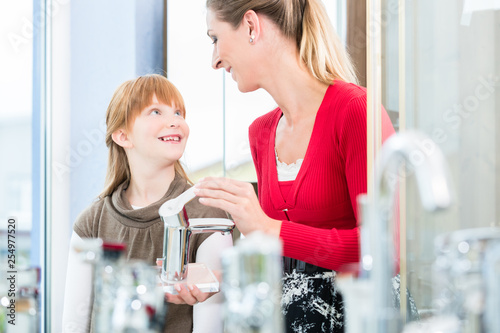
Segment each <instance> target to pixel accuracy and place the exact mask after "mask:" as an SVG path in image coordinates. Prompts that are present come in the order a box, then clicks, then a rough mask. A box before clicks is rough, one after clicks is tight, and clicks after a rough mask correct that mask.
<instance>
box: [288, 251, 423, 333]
mask: <svg viewBox="0 0 500 333" xmlns="http://www.w3.org/2000/svg"><path fill="white" fill-rule="evenodd" d="M285 259H287V258H285ZM297 262H298V261H297ZM301 263H302V265H301ZM304 264H305V263H304V262H299V264H298V265H297V264H295V265H293V266H294V267H293V268H288V269H287V268H286V266H287V265H285V270H284V274H283V294H282V298H281V311H282V313H283V315H284V317H285V326H286V332H287V333H292V332H293V333H343V332H344V305H343V301H342V295H341V294H340V291H339V290H338V288H337V287H336V285H335V276H336V273H335V271H331V270H326V269H323V268H320V267H317V266H314V265H310V264H305V265H304ZM297 266H298V269H297ZM301 266H302V267H301ZM399 285H400V279H399V275H397V276H396V277H394V278H393V279H392V286H393V290H392V298H393V304H394V306H395V307H397V308H399ZM407 297H408V301H407V304H408V310H409V311H408V312H409V314H410V315H409V319H410V320H417V319H418V311H417V307H416V305H415V302H414V300H413V298H412V297H411V295H410V293H409V292H408V291H407Z"/></svg>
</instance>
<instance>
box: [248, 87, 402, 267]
mask: <svg viewBox="0 0 500 333" xmlns="http://www.w3.org/2000/svg"><path fill="white" fill-rule="evenodd" d="M366 107H367V101H366V89H364V88H362V87H359V86H357V85H354V84H350V83H345V82H342V81H334V84H333V85H331V86H329V87H328V89H327V91H326V94H325V97H324V98H323V101H322V103H321V106H320V107H319V110H318V113H317V115H316V120H315V123H314V128H313V132H312V135H311V139H310V141H309V146H308V148H307V151H306V155H305V157H304V161H303V162H302V166H301V168H300V171H299V173H298V175H297V178H296V179H295V180H294V181H292V182H281V185H282V186H281V187H280V182H278V175H277V169H276V158H275V150H274V149H275V138H276V127H277V124H278V121H279V119H280V118H281V116H282V115H283V113H282V112H281V110H280V108H279V107H278V108H276V109H275V110H273V111H271V112H269V113H267V114H265V115H264V116H261V117H259V118H257V119H256V120H255V121H254V122H253V123H252V125H251V126H250V129H249V137H250V147H251V151H252V157H253V160H254V164H255V167H256V170H257V178H258V192H259V201H260V204H261V206H262V208H263V210H264V212H265V213H266V214H267V215H268V216H270V217H271V218H274V219H278V220H282V221H283V223H282V226H281V231H280V237H281V239H282V240H283V255H284V256H287V257H291V258H295V259H299V260H303V261H306V262H308V263H311V264H314V265H317V266H321V267H324V268H328V269H333V270H340V268H341V267H342V266H343V265H344V264H347V263H352V262H357V261H358V260H359V228H358V223H357V208H356V207H357V205H356V197H357V196H358V194H360V193H366V177H367V170H366V159H367V152H366V136H367V134H366ZM393 133H394V128H393V127H392V124H391V121H390V119H389V117H388V115H387V113H386V112H385V110H383V112H382V136H383V139H384V140H385V138H387V137H388V136H390V135H391V134H393ZM282 193H283V194H282Z"/></svg>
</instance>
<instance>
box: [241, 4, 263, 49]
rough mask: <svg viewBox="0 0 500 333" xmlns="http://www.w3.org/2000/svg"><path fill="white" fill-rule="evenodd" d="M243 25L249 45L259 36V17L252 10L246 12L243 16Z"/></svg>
mask: <svg viewBox="0 0 500 333" xmlns="http://www.w3.org/2000/svg"><path fill="white" fill-rule="evenodd" d="M243 24H244V26H245V28H246V29H247V31H248V39H249V41H250V43H253V42H255V41H256V40H257V39H258V38H259V36H260V19H259V15H257V13H256V12H254V11H253V10H251V9H250V10H248V11H247V12H246V13H245V15H243Z"/></svg>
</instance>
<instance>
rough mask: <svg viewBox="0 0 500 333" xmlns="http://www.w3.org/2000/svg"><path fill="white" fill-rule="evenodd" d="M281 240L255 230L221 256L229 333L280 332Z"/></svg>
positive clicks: (225, 321)
mask: <svg viewBox="0 0 500 333" xmlns="http://www.w3.org/2000/svg"><path fill="white" fill-rule="evenodd" d="M282 254H283V253H282V243H281V241H280V240H279V239H278V238H276V237H272V236H269V235H266V234H264V233H262V232H260V231H255V232H253V233H251V234H249V235H247V237H246V238H244V239H240V240H239V242H238V244H236V246H234V247H233V248H231V249H228V250H227V251H226V252H225V253H224V254H223V256H222V268H223V282H222V283H223V287H222V288H221V289H222V291H223V293H224V298H225V302H224V311H223V317H224V327H225V332H231V333H233V332H234V333H282V332H284V331H285V330H284V318H283V316H282V314H281V305H280V304H281V295H282V284H281V278H282V272H281V261H282Z"/></svg>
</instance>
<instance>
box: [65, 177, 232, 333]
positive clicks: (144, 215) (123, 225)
mask: <svg viewBox="0 0 500 333" xmlns="http://www.w3.org/2000/svg"><path fill="white" fill-rule="evenodd" d="M127 187H128V182H125V183H123V184H121V185H120V186H119V187H118V188H117V189H116V191H114V192H113V194H112V195H111V196H107V197H105V198H104V199H101V200H98V201H96V202H94V203H93V204H92V205H91V206H90V207H88V208H87V209H86V210H84V211H83V212H82V213H81V214H80V216H79V217H78V218H77V220H76V223H75V225H74V226H73V229H74V231H75V232H76V233H77V234H78V236H80V237H81V238H97V237H98V238H102V239H103V240H105V241H111V242H121V243H126V244H127V254H126V258H127V260H130V259H141V260H145V261H146V262H148V263H149V264H151V265H156V258H160V257H162V255H163V229H164V227H163V222H162V221H161V219H160V216H159V214H158V210H159V209H160V206H161V205H162V204H163V203H164V202H165V201H167V200H169V199H172V198H175V197H177V196H179V195H180V194H181V193H182V192H184V191H185V190H187V189H188V188H189V187H190V185H189V184H188V183H187V182H186V180H185V179H184V178H182V177H181V176H179V175H176V176H175V179H174V180H173V181H172V183H171V184H170V186H169V188H168V190H167V192H166V194H165V195H164V196H163V198H162V199H161V200H159V201H158V202H155V203H153V204H151V205H149V206H147V207H144V208H141V209H135V210H134V209H133V208H132V206H131V205H130V203H129V202H128V200H127V198H126V197H125V190H126V189H127ZM186 211H187V214H188V217H189V218H203V217H215V218H227V214H226V213H225V212H224V211H222V210H219V209H215V208H210V207H206V206H203V205H202V204H200V203H199V202H198V200H197V199H194V200H192V201H191V202H189V203H188V204H187V205H186ZM209 235H210V234H194V235H192V236H191V240H190V242H191V243H190V248H189V262H195V261H196V251H197V250H198V247H199V246H200V244H201V243H202V242H203V241H204V240H205V239H206V238H207V237H208V236H209ZM166 323H167V325H166V329H165V331H164V332H172V333H184V332H186V333H191V332H192V331H193V307H192V306H189V305H176V304H169V307H168V314H167V321H166Z"/></svg>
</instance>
